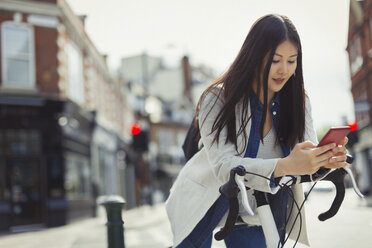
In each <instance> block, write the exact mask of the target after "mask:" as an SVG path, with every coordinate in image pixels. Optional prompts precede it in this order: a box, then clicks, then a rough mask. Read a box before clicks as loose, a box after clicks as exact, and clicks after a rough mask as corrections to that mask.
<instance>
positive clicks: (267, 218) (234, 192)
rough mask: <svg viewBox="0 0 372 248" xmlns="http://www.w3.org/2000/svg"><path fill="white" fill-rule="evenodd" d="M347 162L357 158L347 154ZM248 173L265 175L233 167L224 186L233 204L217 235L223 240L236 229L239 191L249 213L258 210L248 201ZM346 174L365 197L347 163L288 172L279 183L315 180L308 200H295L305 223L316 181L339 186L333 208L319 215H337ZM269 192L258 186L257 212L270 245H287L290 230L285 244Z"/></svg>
mask: <svg viewBox="0 0 372 248" xmlns="http://www.w3.org/2000/svg"><path fill="white" fill-rule="evenodd" d="M346 162H347V163H348V164H351V163H352V162H353V157H352V156H350V155H347V160H346ZM246 174H252V175H256V176H260V177H263V176H262V175H258V174H255V173H251V172H248V171H246V170H245V168H244V167H243V166H237V167H235V168H233V169H231V171H230V178H229V181H228V182H227V183H225V184H224V185H222V186H221V187H220V193H221V194H222V195H224V196H225V197H227V198H228V199H229V204H230V208H229V212H228V217H227V220H226V222H225V225H224V227H223V228H222V229H221V230H220V231H219V232H217V233H216V234H215V236H214V238H215V239H216V240H222V239H224V238H226V237H227V236H228V235H229V234H230V233H231V232H232V230H233V227H234V225H235V222H236V220H237V218H238V212H239V202H238V198H237V196H238V193H239V191H240V192H241V196H242V197H241V199H242V205H243V207H244V209H245V210H246V211H247V212H248V214H250V215H252V216H253V215H254V212H253V211H252V208H251V207H250V205H249V203H248V198H247V188H246V186H245V184H244V180H245V179H244V176H245V175H246ZM346 174H348V175H349V176H350V178H351V182H352V185H353V188H354V191H355V193H356V194H357V195H358V196H359V197H361V198H363V197H364V196H363V194H362V193H361V192H360V190H359V188H358V186H357V184H356V181H355V178H354V175H353V173H352V171H351V170H350V168H348V167H343V168H339V169H334V170H331V169H320V171H318V173H315V174H313V175H302V176H286V177H284V178H283V179H281V185H279V186H280V187H288V189H289V186H292V185H295V184H298V183H305V182H314V185H313V186H312V187H311V189H310V191H309V193H308V194H307V195H306V196H305V200H304V201H303V202H302V203H301V206H298V203H296V202H295V201H294V204H295V205H296V208H297V209H298V214H297V215H296V217H295V221H297V218H298V217H299V218H300V223H301V221H302V217H301V209H302V208H303V206H304V203H305V202H306V200H307V197H308V195H309V194H310V192H311V190H312V189H313V187H314V186H315V184H316V182H318V181H320V180H325V181H331V182H332V183H333V184H334V185H335V187H336V196H335V198H334V200H333V203H332V205H331V207H330V209H329V210H328V211H326V212H324V213H322V214H320V215H319V216H318V219H319V220H321V221H325V220H327V219H329V218H332V217H333V216H334V215H336V214H337V212H338V210H339V209H340V207H341V204H342V202H343V199H344V197H345V184H344V178H345V176H346ZM264 178H266V177H264ZM266 179H267V180H270V181H272V180H271V179H270V178H266ZM265 194H266V193H264V192H260V191H257V190H254V194H253V195H254V196H255V199H256V202H257V214H258V216H259V218H260V221H261V225H262V229H263V232H264V235H265V239H266V245H267V247H268V248H274V247H283V246H284V244H285V242H286V241H287V239H288V237H289V234H290V233H289V234H288V237H287V238H286V239H285V240H284V242H283V244H282V242H281V239H280V237H279V236H280V235H279V233H278V230H277V228H276V224H275V221H274V217H273V214H272V212H271V209H270V206H269V203H268V201H267V199H266V196H265ZM293 200H294V199H293ZM292 208H293V206H292ZM292 229H293V226H292ZM292 229H291V230H290V232H292ZM299 236H300V232H299V234H298V236H297V240H296V242H295V244H294V246H293V247H295V246H296V244H297V241H298V238H299Z"/></svg>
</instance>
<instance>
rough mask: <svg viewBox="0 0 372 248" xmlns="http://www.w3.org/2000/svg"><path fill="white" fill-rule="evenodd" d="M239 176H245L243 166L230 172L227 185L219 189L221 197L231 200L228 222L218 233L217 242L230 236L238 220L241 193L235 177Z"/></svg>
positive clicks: (215, 236) (216, 235)
mask: <svg viewBox="0 0 372 248" xmlns="http://www.w3.org/2000/svg"><path fill="white" fill-rule="evenodd" d="M236 174H238V175H240V176H244V175H245V169H244V167H243V166H238V167H235V168H234V169H232V170H231V171H230V178H229V181H227V183H225V184H224V185H222V186H221V187H220V189H219V191H220V193H221V195H223V196H225V197H226V198H227V199H229V204H230V207H229V213H228V215H227V220H226V223H225V225H224V227H223V228H222V229H221V231H219V232H217V233H216V234H215V235H214V238H215V239H216V240H218V241H219V240H222V239H224V238H226V237H227V236H229V234H230V233H231V232H232V230H233V228H234V225H235V222H236V219H237V218H238V214H239V202H238V197H237V196H238V193H239V187H238V185H237V184H236V182H235V175H236Z"/></svg>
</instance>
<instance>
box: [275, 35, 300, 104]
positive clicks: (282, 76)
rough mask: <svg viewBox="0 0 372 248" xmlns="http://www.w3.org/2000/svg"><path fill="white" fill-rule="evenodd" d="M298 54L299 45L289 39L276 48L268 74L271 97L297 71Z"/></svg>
mask: <svg viewBox="0 0 372 248" xmlns="http://www.w3.org/2000/svg"><path fill="white" fill-rule="evenodd" d="M297 55H298V49H297V47H296V46H295V45H294V44H293V43H292V42H290V41H289V40H286V41H284V42H282V43H281V44H279V46H278V47H277V48H276V50H275V54H274V57H273V60H272V63H271V67H270V71H269V75H268V97H269V99H272V97H273V96H274V93H275V92H278V91H280V90H281V89H282V88H283V86H284V85H285V84H286V83H287V81H288V79H289V78H290V77H291V76H292V75H293V73H294V72H295V71H296V67H297Z"/></svg>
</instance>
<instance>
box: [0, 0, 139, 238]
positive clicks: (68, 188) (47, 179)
mask: <svg viewBox="0 0 372 248" xmlns="http://www.w3.org/2000/svg"><path fill="white" fill-rule="evenodd" d="M84 18H85V17H83V16H82V17H77V16H76V15H74V13H73V12H72V10H71V9H70V7H69V6H68V5H67V3H66V2H65V0H34V1H24V0H2V1H0V28H1V29H0V36H1V42H0V57H1V60H0V65H1V66H0V219H1V222H0V231H1V230H12V229H15V230H16V229H22V228H29V227H40V226H57V225H62V224H65V223H66V222H68V221H70V220H72V219H76V218H81V217H84V216H91V215H92V214H94V208H95V205H96V204H95V203H96V201H95V197H96V196H97V195H100V194H101V195H103V194H119V195H122V196H124V197H125V196H126V195H127V192H128V191H129V190H130V189H131V188H134V186H133V187H132V186H131V185H126V180H119V179H120V178H126V177H130V176H131V175H128V173H126V172H128V171H133V169H131V167H130V166H127V161H128V160H127V159H126V157H127V156H126V155H127V152H128V147H127V144H126V142H125V141H126V140H127V139H128V138H130V136H129V133H128V132H127V131H126V130H129V128H128V125H129V124H128V122H127V121H126V117H127V116H130V115H131V112H130V109H129V108H128V107H127V105H126V103H125V100H124V97H123V94H122V90H123V89H122V87H121V86H120V84H119V82H118V81H116V80H114V79H113V78H112V77H111V76H110V73H109V70H108V67H107V64H106V61H105V56H103V55H101V54H100V53H99V52H98V51H97V49H96V48H95V46H94V44H93V43H92V42H91V40H90V39H89V37H88V36H87V34H86V32H85V31H84ZM131 173H132V174H133V173H134V172H131Z"/></svg>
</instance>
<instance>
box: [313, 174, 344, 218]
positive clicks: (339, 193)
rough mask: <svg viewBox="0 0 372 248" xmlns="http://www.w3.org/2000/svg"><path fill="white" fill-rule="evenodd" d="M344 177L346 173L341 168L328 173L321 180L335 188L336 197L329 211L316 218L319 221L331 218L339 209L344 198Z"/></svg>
mask: <svg viewBox="0 0 372 248" xmlns="http://www.w3.org/2000/svg"><path fill="white" fill-rule="evenodd" d="M345 175H346V171H345V170H344V169H343V168H340V169H337V170H334V171H332V172H331V173H329V174H328V175H327V176H326V177H325V178H323V179H322V180H325V181H331V182H332V183H333V184H334V185H335V186H336V196H335V199H334V200H333V202H332V205H331V207H330V209H329V210H328V211H326V212H324V213H322V214H320V215H319V216H318V219H319V220H320V221H325V220H327V219H329V218H332V217H333V216H334V215H335V214H337V212H338V210H339V209H340V207H341V204H342V202H343V200H344V197H345V184H344V178H345Z"/></svg>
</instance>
